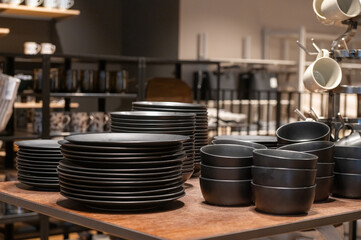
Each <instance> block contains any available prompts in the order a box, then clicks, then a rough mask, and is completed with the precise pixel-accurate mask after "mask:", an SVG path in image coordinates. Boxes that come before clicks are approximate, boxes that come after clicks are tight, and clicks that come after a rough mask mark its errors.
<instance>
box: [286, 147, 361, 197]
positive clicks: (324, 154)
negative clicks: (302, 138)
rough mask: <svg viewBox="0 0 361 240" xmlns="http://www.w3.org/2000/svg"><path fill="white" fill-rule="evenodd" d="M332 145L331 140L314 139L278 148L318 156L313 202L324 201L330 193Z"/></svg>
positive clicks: (332, 168)
mask: <svg viewBox="0 0 361 240" xmlns="http://www.w3.org/2000/svg"><path fill="white" fill-rule="evenodd" d="M334 147H335V144H334V143H333V142H329V141H314V142H305V143H295V144H289V145H286V146H283V147H281V148H279V149H282V150H291V151H298V152H306V153H311V154H314V155H316V156H318V160H317V177H316V184H317V186H316V196H315V202H320V201H326V200H327V199H328V197H329V196H330V194H331V191H332V184H333V179H334V175H333V170H334V166H335V161H334V157H333V152H334ZM360 163H361V162H360ZM360 169H361V168H360Z"/></svg>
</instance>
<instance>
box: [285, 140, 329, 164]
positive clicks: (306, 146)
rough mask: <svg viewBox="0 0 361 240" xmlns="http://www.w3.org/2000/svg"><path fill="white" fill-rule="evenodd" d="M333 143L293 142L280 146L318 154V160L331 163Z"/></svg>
mask: <svg viewBox="0 0 361 240" xmlns="http://www.w3.org/2000/svg"><path fill="white" fill-rule="evenodd" d="M334 148H335V144H334V143H333V142H330V141H311V142H304V143H294V144H289V145H285V146H282V147H280V148H279V149H282V150H291V151H297V152H306V153H311V154H314V155H316V156H318V162H326V163H332V162H334V161H333V152H334Z"/></svg>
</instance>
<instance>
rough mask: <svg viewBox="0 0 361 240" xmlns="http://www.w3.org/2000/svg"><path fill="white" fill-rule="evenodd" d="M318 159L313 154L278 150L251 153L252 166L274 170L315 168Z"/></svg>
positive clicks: (259, 150) (260, 150)
mask: <svg viewBox="0 0 361 240" xmlns="http://www.w3.org/2000/svg"><path fill="white" fill-rule="evenodd" d="M317 159H318V157H317V156H316V155H313V154H309V153H303V152H296V151H288V150H279V149H257V150H254V151H253V164H254V165H255V166H261V167H276V168H299V169H313V168H316V164H317Z"/></svg>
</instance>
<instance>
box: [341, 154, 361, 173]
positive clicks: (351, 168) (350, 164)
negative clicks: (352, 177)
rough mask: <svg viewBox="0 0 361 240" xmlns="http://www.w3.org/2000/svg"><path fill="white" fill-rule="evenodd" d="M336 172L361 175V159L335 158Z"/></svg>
mask: <svg viewBox="0 0 361 240" xmlns="http://www.w3.org/2000/svg"><path fill="white" fill-rule="evenodd" d="M335 172H339V173H353V174H361V156H360V159H355V158H343V157H335Z"/></svg>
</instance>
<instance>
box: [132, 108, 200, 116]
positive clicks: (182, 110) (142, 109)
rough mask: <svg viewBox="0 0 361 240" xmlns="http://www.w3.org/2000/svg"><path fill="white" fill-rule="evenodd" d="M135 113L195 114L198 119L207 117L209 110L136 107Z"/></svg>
mask: <svg viewBox="0 0 361 240" xmlns="http://www.w3.org/2000/svg"><path fill="white" fill-rule="evenodd" d="M133 110H134V111H157V112H175V113H194V114H196V117H198V116H207V110H200V109H178V108H171V107H169V108H160V107H158V108H156V107H151V108H148V107H139V106H134V107H133Z"/></svg>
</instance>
